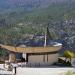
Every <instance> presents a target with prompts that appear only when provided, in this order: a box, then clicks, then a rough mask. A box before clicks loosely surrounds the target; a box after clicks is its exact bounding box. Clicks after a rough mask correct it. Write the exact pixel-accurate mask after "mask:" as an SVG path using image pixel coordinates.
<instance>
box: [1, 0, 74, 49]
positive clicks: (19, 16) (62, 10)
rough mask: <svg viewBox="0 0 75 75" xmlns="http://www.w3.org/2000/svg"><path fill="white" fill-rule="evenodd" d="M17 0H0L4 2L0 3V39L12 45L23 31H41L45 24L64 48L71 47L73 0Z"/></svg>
mask: <svg viewBox="0 0 75 75" xmlns="http://www.w3.org/2000/svg"><path fill="white" fill-rule="evenodd" d="M3 1H4V2H3ZM17 1H18V2H19V0H14V1H13V2H12V0H2V1H1V2H2V4H6V5H5V7H4V6H3V5H0V11H1V12H0V42H1V43H3V44H10V45H15V44H16V42H15V41H18V40H20V39H21V40H23V39H25V38H26V35H29V34H44V33H45V31H46V27H47V26H48V27H49V31H50V34H51V38H53V40H60V41H61V42H62V43H63V45H64V48H66V49H74V44H75V1H74V0H45V2H44V1H43V0H33V1H32V0H22V1H21V0H20V3H17ZM28 1H29V2H28ZM25 2H27V3H25ZM40 2H41V3H40ZM21 3H22V4H21ZM29 3H30V4H29ZM37 3H38V4H37ZM26 4H27V5H26ZM44 5H45V6H44ZM6 6H7V8H6ZM9 6H10V7H9ZM2 7H3V8H2Z"/></svg>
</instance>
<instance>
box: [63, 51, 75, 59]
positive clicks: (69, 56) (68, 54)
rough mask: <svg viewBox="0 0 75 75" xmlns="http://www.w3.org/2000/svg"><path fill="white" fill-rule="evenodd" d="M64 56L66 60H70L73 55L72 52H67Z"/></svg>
mask: <svg viewBox="0 0 75 75" xmlns="http://www.w3.org/2000/svg"><path fill="white" fill-rule="evenodd" d="M64 56H65V57H67V58H72V57H74V53H73V52H72V51H69V50H67V51H65V52H64Z"/></svg>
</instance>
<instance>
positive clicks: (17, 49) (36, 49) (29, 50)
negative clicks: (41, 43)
mask: <svg viewBox="0 0 75 75" xmlns="http://www.w3.org/2000/svg"><path fill="white" fill-rule="evenodd" d="M0 46H1V48H5V49H7V50H9V51H13V52H19V53H42V52H54V51H58V50H60V49H61V47H62V45H57V46H46V47H14V46H8V45H2V44H0Z"/></svg>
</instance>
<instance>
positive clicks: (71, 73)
mask: <svg viewBox="0 0 75 75" xmlns="http://www.w3.org/2000/svg"><path fill="white" fill-rule="evenodd" d="M65 75H75V74H74V73H73V72H71V71H68V72H67V73H66V74H65Z"/></svg>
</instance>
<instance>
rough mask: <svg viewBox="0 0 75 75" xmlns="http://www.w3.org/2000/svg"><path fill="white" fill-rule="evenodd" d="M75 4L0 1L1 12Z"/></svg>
mask: <svg viewBox="0 0 75 75" xmlns="http://www.w3.org/2000/svg"><path fill="white" fill-rule="evenodd" d="M69 1H70V2H75V0H0V10H1V11H2V10H11V9H16V8H23V9H27V10H31V9H33V8H45V7H48V6H49V5H51V4H63V3H69Z"/></svg>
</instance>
